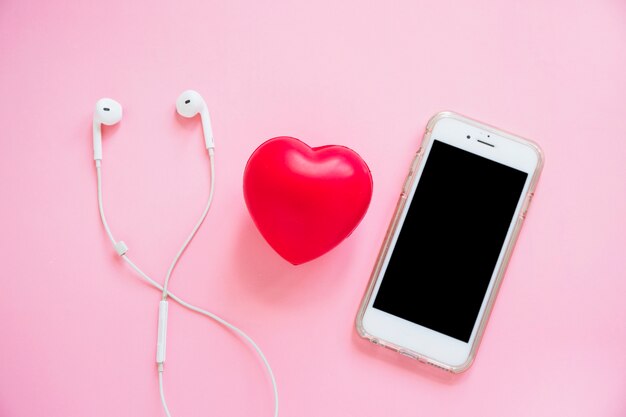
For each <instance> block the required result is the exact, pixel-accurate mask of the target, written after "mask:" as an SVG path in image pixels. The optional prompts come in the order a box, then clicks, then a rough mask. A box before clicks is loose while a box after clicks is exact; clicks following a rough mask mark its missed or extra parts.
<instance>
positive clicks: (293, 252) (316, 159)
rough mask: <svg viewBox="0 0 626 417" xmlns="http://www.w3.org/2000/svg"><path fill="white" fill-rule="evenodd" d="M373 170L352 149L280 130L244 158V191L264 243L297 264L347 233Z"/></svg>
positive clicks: (363, 205) (364, 204)
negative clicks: (280, 133)
mask: <svg viewBox="0 0 626 417" xmlns="http://www.w3.org/2000/svg"><path fill="white" fill-rule="evenodd" d="M372 188H373V183H372V174H371V173H370V170H369V168H368V166H367V164H365V161H363V159H361V157H360V156H359V155H358V154H357V153H356V152H354V151H353V150H351V149H349V148H347V147H345V146H338V145H327V146H321V147H317V148H311V147H309V146H308V145H307V144H305V143H304V142H302V141H300V140H298V139H296V138H292V137H288V136H281V137H277V138H273V139H269V140H268V141H266V142H264V143H263V144H261V146H259V147H258V148H257V149H256V150H255V151H254V152H253V153H252V155H251V156H250V158H249V159H248V163H247V164H246V168H245V172H244V177H243V191H244V198H245V201H246V205H247V207H248V211H249V213H250V215H251V216H252V220H253V221H254V224H255V225H256V227H257V228H258V229H259V231H260V232H261V235H263V237H264V238H265V240H266V241H267V243H269V245H270V246H271V247H272V248H273V249H274V250H275V251H276V252H278V254H279V255H280V256H282V257H283V258H284V259H286V260H287V261H289V262H291V263H292V264H294V265H299V264H302V263H305V262H308V261H310V260H312V259H315V258H317V257H319V256H321V255H323V254H324V253H326V252H328V251H329V250H331V249H332V248H334V247H335V246H337V245H338V244H339V243H340V242H341V241H342V240H344V239H345V238H346V237H348V236H349V235H350V234H351V233H352V232H353V231H354V229H355V228H356V227H357V225H358V224H359V223H360V222H361V219H363V216H364V215H365V212H366V211H367V208H368V207H369V204H370V201H371V199H372Z"/></svg>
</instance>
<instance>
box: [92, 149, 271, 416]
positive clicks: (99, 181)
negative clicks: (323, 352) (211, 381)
mask: <svg viewBox="0 0 626 417" xmlns="http://www.w3.org/2000/svg"><path fill="white" fill-rule="evenodd" d="M210 151H211V152H210V153H209V154H210V157H211V161H210V162H211V191H210V196H209V202H208V204H207V206H206V208H205V210H204V212H203V214H202V217H201V219H200V221H199V222H198V223H197V224H196V227H195V228H194V230H193V232H192V233H191V235H190V236H189V237H188V238H187V240H186V241H185V243H184V245H183V247H182V248H181V249H180V250H179V252H178V254H177V256H176V258H174V262H173V263H172V265H171V266H170V271H168V277H169V275H171V272H172V271H173V269H174V266H175V265H176V263H177V262H178V259H180V256H181V255H182V253H183V252H184V250H185V248H186V247H187V245H188V244H189V242H191V239H192V238H193V236H194V235H195V234H196V232H197V231H198V229H199V227H200V225H201V224H202V222H203V220H204V218H205V217H206V215H207V213H208V209H209V207H210V205H211V201H212V198H213V185H214V180H213V173H214V160H213V152H212V149H211V150H210ZM95 162H96V176H97V186H98V208H99V211H100V219H101V221H102V224H103V226H104V229H105V231H106V233H107V236H108V237H109V239H110V240H111V243H112V245H113V247H114V248H115V250H116V251H117V252H118V254H119V255H120V256H121V258H122V259H123V260H124V261H125V262H126V263H127V264H128V265H129V266H130V267H131V269H133V270H134V271H135V272H136V273H137V274H138V275H139V276H140V277H141V278H143V279H144V280H145V281H146V282H148V283H149V284H151V285H152V286H153V287H155V288H156V289H158V290H160V291H162V292H163V293H164V294H166V296H168V297H170V298H171V299H172V300H174V301H176V302H177V303H178V304H180V305H182V306H183V307H185V308H187V309H189V310H191V311H195V312H197V313H199V314H202V315H204V316H206V317H208V318H210V319H212V320H214V321H216V322H217V323H219V324H221V325H223V326H224V327H226V328H228V329H229V330H231V331H233V332H234V333H236V334H238V335H239V336H240V337H242V338H243V339H244V340H245V341H247V342H248V343H249V344H250V346H252V348H253V349H254V350H255V351H256V353H257V354H258V356H259V357H260V358H261V361H262V362H263V365H264V366H265V368H266V369H267V372H268V375H269V377H270V380H271V383H272V389H273V394H274V417H278V386H277V384H276V378H275V377H274V372H273V371H272V368H271V366H270V364H269V361H268V360H267V358H266V357H265V355H264V354H263V351H262V350H261V348H260V347H259V346H258V345H257V344H256V342H255V341H254V340H253V339H252V338H251V337H250V336H248V335H247V334H246V333H245V332H244V331H243V330H241V329H239V328H238V327H236V326H234V325H233V324H231V323H229V322H227V321H226V320H224V319H222V318H221V317H219V316H217V315H215V314H213V313H211V312H209V311H207V310H204V309H202V308H200V307H196V306H195V305H193V304H190V303H188V302H186V301H184V300H183V299H182V298H179V297H178V296H176V295H175V294H173V293H172V292H170V291H169V290H167V288H165V286H161V285H160V284H159V283H158V282H156V281H155V280H153V279H152V278H150V277H149V276H148V275H147V274H146V273H145V272H143V270H141V269H140V268H139V267H138V266H137V265H136V264H135V263H134V262H133V261H132V260H131V259H130V258H129V257H128V255H126V251H127V248H126V245H125V244H124V243H123V242H121V241H120V242H117V241H116V240H115V238H114V236H113V233H112V232H111V229H110V228H109V225H108V222H107V220H106V216H105V215H104V205H103V198H102V166H101V165H102V162H101V160H99V159H98V160H96V161H95ZM120 244H121V247H122V248H123V249H120ZM166 282H167V281H166ZM158 376H159V393H160V396H161V403H162V405H163V409H164V411H165V414H166V415H167V417H171V415H170V412H169V409H168V407H167V403H166V401H165V395H164V390H163V364H162V363H160V364H158Z"/></svg>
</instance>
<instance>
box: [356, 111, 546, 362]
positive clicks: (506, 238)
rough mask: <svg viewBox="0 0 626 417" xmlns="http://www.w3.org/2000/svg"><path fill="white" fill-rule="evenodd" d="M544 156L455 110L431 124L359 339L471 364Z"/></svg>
mask: <svg viewBox="0 0 626 417" xmlns="http://www.w3.org/2000/svg"><path fill="white" fill-rule="evenodd" d="M542 166H543V155H542V152H541V150H540V148H539V147H538V146H537V145H536V144H535V143H533V142H531V141H529V140H527V139H523V138H521V137H518V136H515V135H513V134H511V133H508V132H505V131H502V130H500V129H497V128H494V127H492V126H489V125H486V124H484V123H481V122H478V121H476V120H472V119H469V118H467V117H464V116H461V115H459V114H456V113H452V112H441V113H438V114H436V115H435V116H434V117H432V118H431V120H430V121H429V122H428V124H427V127H426V131H425V134H424V138H423V140H422V145H421V147H420V149H419V150H418V151H417V153H416V156H415V158H414V160H413V162H412V164H411V167H410V170H409V173H408V175H407V177H406V181H405V183H404V186H403V188H402V190H401V192H400V198H399V201H398V204H397V208H396V211H395V214H394V216H393V218H392V220H391V223H390V225H389V227H388V229H387V234H386V236H385V239H384V242H383V244H382V247H381V249H380V251H379V256H378V259H377V261H376V263H375V266H374V269H373V272H372V275H371V278H370V282H369V285H368V287H367V290H366V292H365V295H364V297H363V301H362V303H361V307H360V309H359V312H358V314H357V319H356V328H357V330H358V333H359V334H360V335H361V336H362V337H364V338H366V339H368V340H370V341H372V342H374V343H376V344H379V345H382V346H385V347H388V348H391V349H393V350H396V351H398V352H400V353H402V354H404V355H406V356H409V357H412V358H414V359H417V360H420V361H422V362H426V363H429V364H432V365H435V366H438V367H440V368H443V369H445V370H447V371H451V372H455V373H458V372H462V371H465V370H466V369H468V368H469V367H470V365H471V364H472V363H473V360H474V357H475V354H476V350H477V348H478V345H479V343H480V339H481V336H482V334H483V331H484V329H485V325H486V323H487V319H488V317H489V314H490V312H491V309H492V306H493V303H494V300H495V297H496V294H497V292H498V288H499V286H500V282H501V280H502V277H503V274H504V271H505V268H506V265H507V263H508V260H509V257H510V255H511V251H512V249H513V246H514V243H515V240H516V238H517V235H518V233H519V231H520V227H521V225H522V222H523V220H524V218H525V216H526V211H527V209H528V206H529V204H530V201H531V199H532V196H533V193H534V189H535V186H536V184H537V180H538V179H539V174H540V172H541V169H542Z"/></svg>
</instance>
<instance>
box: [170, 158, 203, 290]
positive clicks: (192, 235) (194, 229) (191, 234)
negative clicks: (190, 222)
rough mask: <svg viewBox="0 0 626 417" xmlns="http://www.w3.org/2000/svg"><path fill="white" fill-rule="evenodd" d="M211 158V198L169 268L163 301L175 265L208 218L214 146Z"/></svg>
mask: <svg viewBox="0 0 626 417" xmlns="http://www.w3.org/2000/svg"><path fill="white" fill-rule="evenodd" d="M209 159H210V162H209V164H210V165H211V185H210V186H209V187H210V188H209V190H210V191H209V200H208V201H207V204H206V207H205V208H204V211H203V212H202V215H201V216H200V219H199V220H198V223H196V225H195V227H194V228H193V230H192V231H191V233H190V234H189V237H187V240H185V243H183V246H182V247H181V248H180V249H179V250H178V253H177V254H176V257H175V258H174V260H173V261H172V264H171V265H170V268H169V269H168V270H167V275H166V276H165V283H164V284H163V293H162V294H161V299H162V300H163V301H165V300H167V286H168V284H169V283H170V277H171V276H172V271H174V267H175V266H176V264H177V263H178V260H179V259H180V257H181V255H182V254H183V252H184V251H185V249H187V246H189V243H190V242H191V239H193V237H194V236H195V235H196V232H198V229H199V228H200V226H201V225H202V222H204V219H205V218H206V215H207V213H208V212H209V208H210V207H211V202H212V201H213V192H214V190H215V159H214V151H213V148H210V149H209Z"/></svg>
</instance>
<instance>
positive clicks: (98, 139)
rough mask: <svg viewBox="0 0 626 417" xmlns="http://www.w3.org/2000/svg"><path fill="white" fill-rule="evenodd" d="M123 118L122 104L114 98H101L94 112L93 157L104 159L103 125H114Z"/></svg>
mask: <svg viewBox="0 0 626 417" xmlns="http://www.w3.org/2000/svg"><path fill="white" fill-rule="evenodd" d="M120 120H122V105H121V104H120V103H118V102H117V101H115V100H113V99H112V98H101V99H100V100H98V102H97V103H96V108H95V110H94V113H93V159H95V160H101V159H102V130H101V125H103V124H105V125H107V126H110V125H114V124H116V123H118V122H119V121H120Z"/></svg>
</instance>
